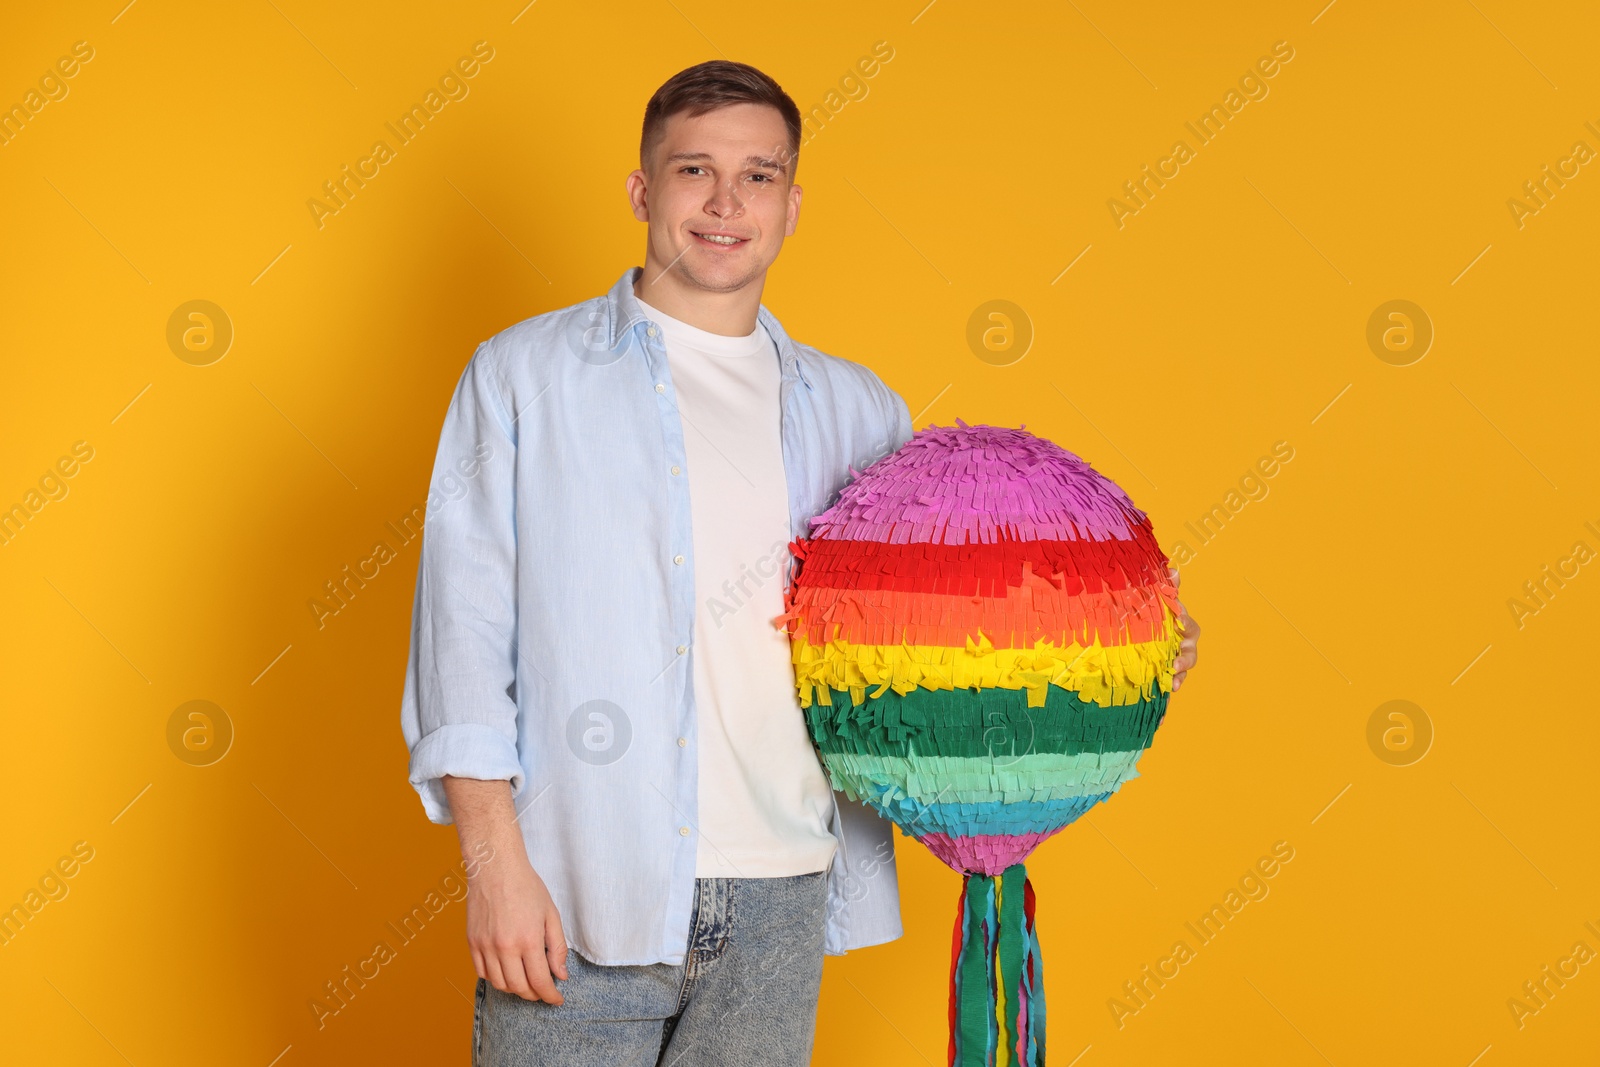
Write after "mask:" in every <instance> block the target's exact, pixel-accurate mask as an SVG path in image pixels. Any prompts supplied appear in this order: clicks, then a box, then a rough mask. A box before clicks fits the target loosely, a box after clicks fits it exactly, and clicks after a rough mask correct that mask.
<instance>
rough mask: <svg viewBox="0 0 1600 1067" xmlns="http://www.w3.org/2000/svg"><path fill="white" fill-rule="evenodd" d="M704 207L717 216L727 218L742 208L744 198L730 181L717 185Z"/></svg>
mask: <svg viewBox="0 0 1600 1067" xmlns="http://www.w3.org/2000/svg"><path fill="white" fill-rule="evenodd" d="M706 209H707V210H708V211H710V212H711V213H712V214H713V215H716V216H717V217H719V218H728V217H730V216H733V215H737V214H738V213H739V212H740V211H743V210H744V199H743V198H742V197H741V196H740V195H739V191H738V189H737V188H735V187H734V184H733V183H732V182H728V183H726V184H724V185H719V186H718V187H717V189H716V191H715V192H714V193H712V194H711V199H710V200H709V201H708V202H707V204H706Z"/></svg>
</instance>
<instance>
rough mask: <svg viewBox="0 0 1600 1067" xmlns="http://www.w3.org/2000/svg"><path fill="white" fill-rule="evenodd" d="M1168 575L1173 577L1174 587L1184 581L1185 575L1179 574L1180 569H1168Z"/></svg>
mask: <svg viewBox="0 0 1600 1067" xmlns="http://www.w3.org/2000/svg"><path fill="white" fill-rule="evenodd" d="M1167 573H1168V574H1170V575H1172V584H1173V585H1177V584H1178V583H1179V582H1181V581H1183V575H1181V574H1179V573H1178V568H1176V567H1168V568H1167Z"/></svg>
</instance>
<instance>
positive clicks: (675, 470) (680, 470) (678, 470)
mask: <svg viewBox="0 0 1600 1067" xmlns="http://www.w3.org/2000/svg"><path fill="white" fill-rule="evenodd" d="M672 473H673V474H682V473H683V468H681V467H679V466H678V465H677V464H676V463H674V464H673V465H672Z"/></svg>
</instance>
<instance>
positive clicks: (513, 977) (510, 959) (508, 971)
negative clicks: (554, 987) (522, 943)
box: [500, 952, 539, 1000]
mask: <svg viewBox="0 0 1600 1067" xmlns="http://www.w3.org/2000/svg"><path fill="white" fill-rule="evenodd" d="M500 970H501V972H502V973H503V974H504V975H505V976H506V992H507V993H514V994H516V995H517V996H519V997H521V998H522V999H523V1000H538V999H539V997H538V994H536V993H535V992H534V991H533V990H532V989H530V988H529V987H528V975H527V972H526V971H525V970H524V968H523V964H522V957H521V956H520V955H517V954H515V953H513V952H507V953H506V954H505V955H503V956H501V957H500Z"/></svg>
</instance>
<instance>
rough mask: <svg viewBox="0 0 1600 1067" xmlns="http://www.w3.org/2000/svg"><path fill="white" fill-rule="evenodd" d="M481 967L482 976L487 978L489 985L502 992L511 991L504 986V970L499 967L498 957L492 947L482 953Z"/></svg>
mask: <svg viewBox="0 0 1600 1067" xmlns="http://www.w3.org/2000/svg"><path fill="white" fill-rule="evenodd" d="M483 969H484V974H483V977H484V978H486V979H487V980H488V982H489V984H490V985H492V986H494V987H495V988H496V989H498V990H500V992H502V993H509V992H511V990H509V989H507V988H506V976H505V972H504V971H502V970H501V969H500V957H499V956H498V955H496V954H495V952H494V951H493V950H492V949H491V950H488V951H485V952H484V954H483Z"/></svg>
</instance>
